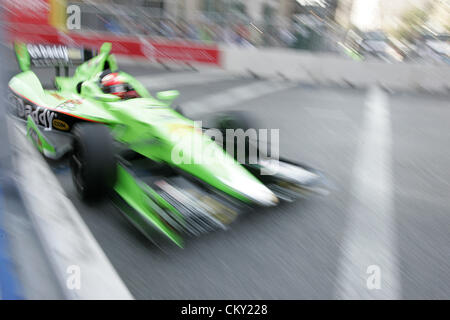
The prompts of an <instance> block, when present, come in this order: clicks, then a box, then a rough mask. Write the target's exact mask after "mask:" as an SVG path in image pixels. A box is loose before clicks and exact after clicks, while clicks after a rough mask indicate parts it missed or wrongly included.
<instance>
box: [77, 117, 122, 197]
mask: <svg viewBox="0 0 450 320" xmlns="http://www.w3.org/2000/svg"><path fill="white" fill-rule="evenodd" d="M72 132H73V135H74V141H73V152H72V155H71V159H70V167H71V171H72V180H73V183H74V185H75V188H76V189H77V192H78V194H79V195H80V197H81V198H82V199H83V200H85V201H95V200H99V199H101V198H103V197H104V196H105V195H106V194H107V193H108V192H109V191H110V190H111V189H112V187H113V186H114V183H115V182H116V177H117V167H116V158H115V154H114V148H113V143H114V140H113V138H112V136H111V133H110V131H109V129H108V128H107V127H106V126H103V125H100V124H90V123H81V124H77V125H75V127H74V128H73V130H72Z"/></svg>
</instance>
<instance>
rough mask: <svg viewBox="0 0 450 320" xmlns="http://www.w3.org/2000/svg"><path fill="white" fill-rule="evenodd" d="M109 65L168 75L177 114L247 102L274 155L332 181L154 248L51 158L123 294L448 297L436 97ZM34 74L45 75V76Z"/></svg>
mask: <svg viewBox="0 0 450 320" xmlns="http://www.w3.org/2000/svg"><path fill="white" fill-rule="evenodd" d="M123 69H124V70H125V71H128V72H130V73H132V74H138V75H140V76H143V75H146V74H148V76H149V77H150V78H149V79H147V80H148V81H149V83H151V81H152V78H151V77H159V78H158V79H161V77H165V76H168V77H169V78H170V79H172V81H177V85H176V86H175V87H176V88H177V89H179V90H180V92H181V96H180V98H179V99H178V101H177V103H179V104H180V105H182V106H186V109H185V112H186V113H188V114H189V112H190V110H189V108H196V106H199V108H200V109H201V110H203V111H206V110H210V111H214V110H219V109H238V110H247V111H248V112H249V113H251V115H252V116H253V119H254V120H255V123H257V124H258V127H260V128H269V129H270V128H274V129H280V153H281V155H282V156H285V157H287V158H290V159H293V160H297V161H301V162H305V163H307V164H309V165H311V166H313V167H316V168H318V169H321V170H323V171H324V172H325V173H326V174H327V177H328V178H329V179H330V181H331V182H332V184H333V188H332V190H331V193H330V194H329V195H328V196H326V197H316V198H310V199H305V200H302V201H298V202H296V203H290V204H282V205H280V206H279V207H276V208H272V209H270V210H261V211H259V212H254V213H253V214H249V215H245V216H242V217H241V218H240V219H239V220H238V221H236V222H235V223H234V224H233V225H232V227H231V228H230V230H227V231H224V232H216V233H212V234H208V235H205V236H202V237H200V238H197V239H189V240H188V241H187V243H186V248H185V249H177V248H172V249H166V250H165V251H161V250H160V249H158V248H156V247H155V246H154V245H153V244H152V243H150V242H149V241H148V240H146V238H144V237H143V236H142V235H141V234H140V233H139V232H138V231H137V230H136V229H135V228H134V227H132V226H131V225H130V224H129V222H128V221H127V220H126V219H125V218H124V217H123V216H122V215H121V213H120V212H119V211H118V210H117V209H116V208H115V207H114V206H113V205H112V204H111V203H109V202H104V203H101V204H97V205H96V206H87V205H85V204H84V203H82V202H80V201H79V199H78V198H77V196H76V193H75V190H74V187H73V185H72V182H71V179H70V173H69V171H68V169H67V168H66V167H64V166H61V167H57V166H55V165H54V166H53V169H54V172H55V174H56V175H57V177H58V178H59V181H60V182H61V184H62V186H63V187H64V189H65V190H66V192H67V194H68V195H69V197H70V199H71V200H72V201H73V203H74V204H75V206H76V208H77V209H78V211H79V212H80V214H81V216H82V218H83V219H84V221H85V222H86V224H87V225H88V227H89V229H90V230H91V232H92V233H93V235H94V236H95V238H96V240H97V241H98V242H99V244H100V245H101V247H102V248H103V250H104V252H105V253H106V255H107V257H108V258H109V259H110V261H111V263H112V264H113V266H114V267H115V268H116V270H117V271H118V273H119V275H120V276H121V277H122V279H123V281H124V282H125V284H126V285H127V286H128V288H129V290H130V291H131V293H132V294H133V295H134V296H135V297H136V298H138V299H275V298H279V299H334V298H348V297H355V296H356V297H362V298H371V297H372V298H373V297H375V298H407V299H416V298H425V299H435V298H448V297H449V296H450V232H449V230H450V209H449V208H450V199H449V197H448V195H449V194H450V182H449V181H450V169H449V168H448V167H449V164H450V151H449V150H448V141H450V129H449V126H448V123H449V121H448V119H449V118H450V104H449V100H448V97H443V96H431V95H426V94H422V95H421V94H387V93H384V92H382V91H380V90H376V89H375V94H373V92H372V91H371V90H368V91H366V90H354V89H342V88H311V87H305V86H302V85H300V84H295V83H288V82H286V83H275V82H270V81H269V82H268V81H264V80H258V79H253V78H250V77H249V78H236V77H229V78H227V77H225V78H224V77H218V78H217V79H214V75H213V76H211V77H205V78H204V81H201V80H200V81H199V80H198V79H197V80H196V81H190V79H191V75H192V78H196V77H197V78H198V77H199V76H198V73H196V72H194V71H187V70H186V71H180V70H178V71H176V72H170V71H165V70H162V69H160V68H144V67H142V66H140V67H125V68H123ZM39 75H40V77H41V78H43V80H44V82H45V83H48V84H49V83H50V82H51V81H49V80H48V79H49V77H50V74H49V73H45V72H39ZM200 77H202V76H200ZM174 79H175V80H174ZM183 79H185V80H183ZM169 82H170V81H169ZM150 89H151V90H152V92H155V91H156V89H153V88H152V86H151V85H150ZM159 89H164V88H158V90H159ZM167 89H171V86H170V85H167ZM372 95H374V96H375V98H373V97H372ZM355 208H357V209H355ZM369 266H379V271H380V273H379V275H380V277H381V280H380V288H379V289H376V288H375V289H372V290H370V289H369V288H368V279H369V278H370V276H371V273H367V271H368V270H367V268H368V267H369Z"/></svg>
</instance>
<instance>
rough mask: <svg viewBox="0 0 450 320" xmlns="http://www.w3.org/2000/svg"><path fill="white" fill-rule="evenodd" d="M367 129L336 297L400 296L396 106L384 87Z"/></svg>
mask: <svg viewBox="0 0 450 320" xmlns="http://www.w3.org/2000/svg"><path fill="white" fill-rule="evenodd" d="M362 130H363V131H362V138H361V141H360V144H359V147H358V150H357V156H356V163H355V167H354V169H353V173H352V174H353V183H352V187H351V195H352V201H351V204H350V207H349V212H348V218H347V226H346V230H345V233H344V239H343V242H342V245H341V250H342V251H341V254H342V255H341V260H340V261H339V269H338V278H337V287H336V292H335V297H336V298H338V299H399V298H401V296H400V284H399V271H398V261H397V260H398V259H397V255H396V248H397V241H396V236H395V234H396V230H395V221H394V207H393V199H392V197H393V190H392V188H393V187H392V173H391V169H392V159H391V144H392V133H391V121H390V110H389V103H388V97H387V95H386V94H385V93H383V92H382V91H381V90H380V89H379V88H376V87H374V88H370V89H369V92H368V97H367V101H366V108H365V117H364V125H363V128H362ZM371 266H372V267H371ZM378 268H379V269H378ZM377 271H379V272H380V273H379V274H378V272H377ZM377 276H380V277H377ZM378 280H379V281H380V282H379V283H378V282H377V281H378ZM378 284H380V288H379V289H377V287H378Z"/></svg>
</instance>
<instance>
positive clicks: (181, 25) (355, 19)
mask: <svg viewBox="0 0 450 320" xmlns="http://www.w3.org/2000/svg"><path fill="white" fill-rule="evenodd" d="M56 1H64V0H56ZM67 3H68V4H69V5H70V4H77V5H79V6H80V8H81V12H82V16H81V24H82V26H81V30H80V31H79V32H84V33H85V32H108V33H114V34H118V35H126V34H133V35H138V36H139V35H142V36H150V37H154V38H163V39H171V40H175V39H177V40H189V41H199V42H203V43H221V44H226V45H235V46H250V47H252V46H255V47H260V46H277V47H289V48H293V49H303V50H310V51H319V52H328V53H333V54H341V55H345V56H348V57H350V58H353V59H358V60H362V59H383V60H386V61H403V60H405V59H406V60H408V59H410V60H411V59H413V60H414V59H415V60H417V59H419V60H420V59H426V60H432V61H435V62H444V63H448V61H449V58H448V57H449V36H448V34H449V30H450V22H449V21H450V0H396V1H389V0H279V1H277V0H249V1H243V0H68V1H67Z"/></svg>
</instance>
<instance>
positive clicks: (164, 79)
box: [136, 70, 236, 90]
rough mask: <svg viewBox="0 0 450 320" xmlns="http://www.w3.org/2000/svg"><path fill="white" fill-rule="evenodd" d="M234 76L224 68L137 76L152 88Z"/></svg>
mask: <svg viewBox="0 0 450 320" xmlns="http://www.w3.org/2000/svg"><path fill="white" fill-rule="evenodd" d="M234 78H236V76H235V75H233V74H231V73H228V72H225V71H223V70H205V71H202V72H194V71H187V72H175V73H165V74H162V75H154V76H140V77H136V79H137V80H139V81H140V82H141V83H142V84H143V85H144V86H145V87H146V88H147V89H150V90H161V89H174V88H176V87H177V86H180V85H194V84H205V83H208V84H209V83H213V82H219V81H223V80H228V79H234Z"/></svg>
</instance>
